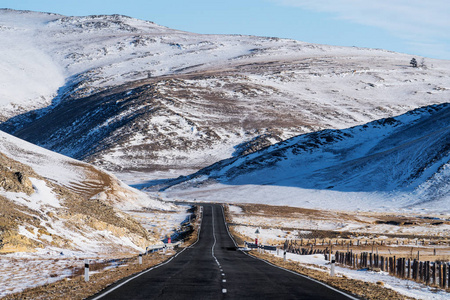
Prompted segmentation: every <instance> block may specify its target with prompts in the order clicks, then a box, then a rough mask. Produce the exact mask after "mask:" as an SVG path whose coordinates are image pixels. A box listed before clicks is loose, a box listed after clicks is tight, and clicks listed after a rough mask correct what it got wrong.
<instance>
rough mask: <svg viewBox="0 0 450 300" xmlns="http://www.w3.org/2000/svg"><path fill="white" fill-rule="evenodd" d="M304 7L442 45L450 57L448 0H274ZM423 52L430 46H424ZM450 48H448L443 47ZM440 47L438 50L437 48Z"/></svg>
mask: <svg viewBox="0 0 450 300" xmlns="http://www.w3.org/2000/svg"><path fill="white" fill-rule="evenodd" d="M272 2H275V3H278V4H281V5H287V6H295V7H300V8H303V9H308V10H313V11H318V12H328V13H332V14H335V15H336V18H338V19H343V20H347V21H350V22H354V23H357V24H362V25H367V26H373V27H378V28H382V29H384V30H386V31H388V32H390V33H391V34H393V35H395V36H397V37H399V38H402V39H404V40H406V41H407V42H409V43H410V45H413V44H417V45H418V44H421V45H425V44H427V45H429V47H430V52H433V49H431V48H433V47H438V48H439V52H441V53H442V52H446V53H447V58H450V49H449V48H450V46H449V43H450V1H448V0H427V1H424V0H372V1H364V0H272ZM420 48H421V51H422V52H423V50H424V49H425V48H426V47H420ZM443 48H446V49H447V50H443ZM436 50H437V49H436Z"/></svg>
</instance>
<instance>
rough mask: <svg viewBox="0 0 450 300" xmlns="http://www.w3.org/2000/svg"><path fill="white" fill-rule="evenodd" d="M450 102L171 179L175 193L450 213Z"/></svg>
mask: <svg viewBox="0 0 450 300" xmlns="http://www.w3.org/2000/svg"><path fill="white" fill-rule="evenodd" d="M449 170H450V105H449V104H441V105H434V106H428V107H423V108H420V109H416V110H413V111H411V112H408V113H406V114H404V115H401V116H398V117H394V118H386V119H381V120H378V121H374V122H371V123H368V124H365V125H362V126H356V127H352V128H349V129H344V130H323V131H318V132H314V133H309V134H304V135H300V136H297V137H294V138H291V139H288V140H286V141H283V142H281V143H277V144H275V145H272V146H269V147H267V148H265V149H262V150H260V151H257V152H255V153H252V154H248V155H245V156H240V157H236V158H230V159H227V160H223V161H221V162H218V163H216V164H214V165H212V166H210V167H207V168H205V169H203V170H201V171H199V172H198V173H196V174H193V175H190V176H188V177H184V178H178V179H176V180H173V181H172V182H169V188H168V189H167V188H166V192H167V195H168V196H170V197H182V198H184V199H194V198H195V199H197V200H206V201H211V200H216V201H225V202H234V201H235V202H253V203H267V204H279V205H291V206H299V207H307V208H308V207H310V208H325V209H348V210H358V209H364V210H390V209H394V210H397V209H401V208H404V209H411V208H412V209H425V210H432V211H435V212H440V213H449V211H450V210H449V207H450V194H449V191H450V184H449V176H450V173H449Z"/></svg>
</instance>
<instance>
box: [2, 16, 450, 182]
mask: <svg viewBox="0 0 450 300" xmlns="http://www.w3.org/2000/svg"><path fill="white" fill-rule="evenodd" d="M0 43H1V44H2V45H3V46H2V47H1V48H0V55H1V57H2V60H0V68H1V69H2V72H0V86H1V88H0V108H1V109H0V114H1V118H2V120H4V121H6V122H4V123H2V124H1V125H0V129H1V130H4V131H7V132H9V133H12V134H14V135H16V136H18V137H21V138H24V139H26V140H28V141H31V142H32V143H35V144H38V145H42V146H44V147H46V148H48V149H51V150H54V151H57V152H59V153H62V154H66V155H69V156H71V157H74V158H78V159H83V160H85V161H88V162H92V163H94V164H96V165H102V166H103V167H105V168H106V169H108V170H112V171H115V172H131V171H141V172H145V173H146V174H147V175H146V177H149V176H150V177H152V178H158V177H160V178H164V177H165V176H178V175H179V174H187V172H192V171H193V170H198V169H200V168H202V167H205V166H207V165H209V164H212V163H214V162H216V161H218V160H220V159H224V158H228V157H231V156H233V155H235V156H236V155H239V154H245V153H250V152H252V151H255V150H258V149H261V148H262V147H265V146H268V145H270V144H273V143H276V142H279V141H281V140H284V139H287V138H291V137H293V136H296V135H298V134H302V133H307V132H313V131H316V130H321V129H327V128H329V129H331V128H333V129H342V128H347V127H350V126H355V125H361V124H364V123H367V122H370V121H373V120H377V119H380V118H386V117H391V116H395V115H398V114H401V113H405V112H407V111H409V110H411V109H414V108H417V107H421V106H424V105H431V104H438V103H444V102H447V101H448V98H449V95H450V76H449V75H450V62H448V61H442V60H432V59H426V60H425V66H424V67H420V68H411V67H410V66H409V61H410V60H411V57H412V56H410V55H405V54H399V53H393V52H389V51H384V50H376V49H362V48H355V47H352V48H348V47H333V46H325V45H315V44H308V43H304V42H299V41H293V40H286V39H278V38H267V37H255V36H240V35H201V34H195V33H188V32H182V31H177V30H172V29H169V28H166V27H163V26H159V25H156V24H154V23H151V22H147V21H141V20H136V19H132V18H129V17H125V16H119V15H112V16H88V17H66V16H61V15H56V14H45V13H36V12H26V11H13V10H0ZM417 59H418V60H419V62H420V60H421V59H420V58H417Z"/></svg>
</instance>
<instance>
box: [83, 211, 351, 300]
mask: <svg viewBox="0 0 450 300" xmlns="http://www.w3.org/2000/svg"><path fill="white" fill-rule="evenodd" d="M125 281H126V280H123V281H121V282H118V283H117V284H115V285H113V286H111V287H109V288H108V289H106V290H105V291H103V292H102V293H100V294H98V295H96V296H93V297H91V298H90V299H171V300H175V299H334V300H336V299H352V298H351V297H350V298H349V296H346V295H345V294H344V293H342V292H339V291H337V290H334V289H332V288H330V287H328V286H325V285H323V284H320V283H318V282H315V281H313V280H309V279H307V278H304V277H302V276H299V275H296V274H293V273H291V272H289V271H286V270H283V269H280V268H277V267H274V266H271V265H269V264H267V263H265V262H263V261H260V260H258V259H255V258H252V257H250V256H249V255H246V254H244V253H243V252H241V251H237V250H236V246H235V244H234V242H233V240H232V239H231V237H230V235H229V234H228V231H227V228H226V225H225V220H224V216H223V210H222V207H221V206H219V205H212V204H205V205H204V206H203V221H202V226H201V231H200V237H199V240H198V242H197V243H196V244H194V245H193V246H192V247H190V248H187V249H186V250H184V251H183V252H182V253H180V254H179V255H178V256H177V257H175V258H173V259H172V260H171V261H170V262H169V263H166V264H164V265H161V266H159V267H158V268H155V269H153V270H151V271H148V272H146V273H144V274H142V275H140V276H138V277H136V278H134V279H132V280H129V281H128V282H127V283H125V284H123V283H124V282H125ZM353 299H354V298H353Z"/></svg>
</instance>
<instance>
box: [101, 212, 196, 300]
mask: <svg viewBox="0 0 450 300" xmlns="http://www.w3.org/2000/svg"><path fill="white" fill-rule="evenodd" d="M201 218H202V222H203V210H202V217H201ZM201 229H202V223H200V227H199V228H198V234H197V240H196V241H195V243H193V244H192V245H190V246H189V247H186V248H184V249H183V250H181V251H180V252H178V253H177V254H175V255H174V256H172V257H171V258H170V259H169V260H168V261H165V262H163V263H161V264H159V265H156V266H154V267H151V268H150V269H147V270H145V271H142V272H141V273H139V274H137V275H135V276H133V277H131V278H129V279H127V280H126V281H124V282H122V283H121V284H119V285H117V286H115V287H113V288H112V289H110V290H108V291H106V292H104V293H103V294H100V295H98V296H97V297H95V298H93V299H92V300H97V299H101V298H103V297H104V296H106V295H108V294H109V293H111V292H112V291H114V290H116V289H118V288H120V287H121V286H123V285H124V284H127V283H128V282H130V281H131V280H133V279H136V278H138V277H139V276H141V275H143V274H145V273H147V272H150V271H152V270H154V269H157V268H159V267H161V266H164V265H166V264H168V263H170V262H171V261H172V259H174V258H175V257H177V256H178V255H180V254H181V253H183V252H184V250H186V249H189V248H191V247H193V246H194V245H195V244H197V243H198V241H199V239H200V231H201Z"/></svg>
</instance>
